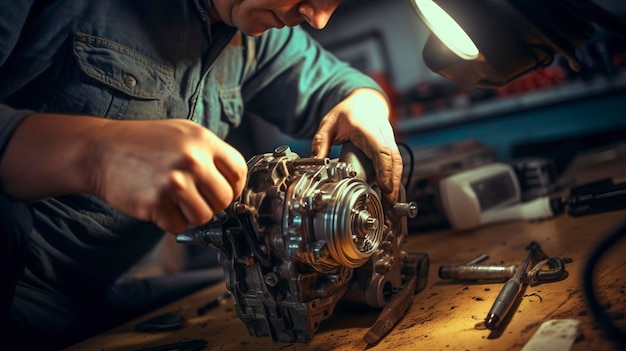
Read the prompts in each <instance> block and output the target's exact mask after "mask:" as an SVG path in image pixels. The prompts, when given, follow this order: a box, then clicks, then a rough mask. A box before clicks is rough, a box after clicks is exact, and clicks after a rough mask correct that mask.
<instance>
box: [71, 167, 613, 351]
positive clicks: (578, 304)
mask: <svg viewBox="0 0 626 351" xmlns="http://www.w3.org/2000/svg"><path fill="white" fill-rule="evenodd" d="M619 164H620V167H619V168H620V170H621V171H622V172H623V171H624V168H626V167H624V166H621V165H626V163H621V162H620V163H619ZM594 169H595V170H598V168H597V167H594ZM624 173H626V172H624ZM588 180H590V179H584V181H588ZM578 183H579V184H580V182H578ZM625 220H626V210H619V211H613V212H607V213H602V214H596V215H589V216H585V217H578V218H574V217H570V216H568V215H567V214H563V215H560V216H558V217H556V218H553V219H549V220H545V221H542V222H510V223H503V224H494V225H489V226H486V227H482V228H480V229H477V230H473V231H468V232H463V233H459V232H454V231H451V230H440V231H433V232H427V233H412V234H410V235H409V238H408V241H407V244H406V246H405V249H406V250H407V251H411V252H425V253H427V254H428V255H429V257H430V260H431V268H430V275H429V281H428V284H427V287H426V288H425V289H424V290H423V291H422V292H420V293H419V294H417V295H416V296H415V297H414V300H413V304H412V306H411V307H410V308H409V310H408V312H407V314H406V315H405V317H404V318H403V319H402V320H401V321H400V323H399V324H398V325H397V326H396V327H395V328H394V329H393V330H392V331H391V332H390V333H389V334H388V335H387V336H386V337H384V338H383V339H382V340H381V341H380V342H379V343H377V344H375V345H369V346H368V345H366V343H365V342H364V341H363V336H364V335H365V333H366V332H367V330H368V329H369V327H370V326H371V325H372V324H373V323H374V321H375V319H376V317H377V312H378V311H377V310H372V309H367V308H362V309H354V308H353V309H348V308H343V307H338V308H337V309H336V310H335V313H334V314H333V315H332V316H331V317H330V318H329V319H327V320H325V321H324V322H323V323H322V326H321V327H320V329H319V330H318V332H317V333H316V334H315V337H314V338H313V340H312V341H310V342H309V343H307V344H302V343H282V342H273V341H272V340H271V339H270V338H269V337H253V336H250V335H249V334H248V331H247V329H246V327H245V325H244V324H243V322H242V321H241V320H239V319H238V317H237V316H236V313H235V310H234V308H233V304H232V301H231V300H227V301H226V303H224V304H222V305H221V306H220V307H218V308H216V309H213V310H211V311H210V312H208V313H206V314H204V315H202V316H198V315H197V314H196V309H197V308H198V307H200V306H203V305H204V304H206V303H207V302H209V301H211V300H213V299H214V298H216V297H217V296H219V295H221V294H222V293H224V292H225V291H226V289H225V286H224V284H217V285H215V286H213V287H210V288H207V289H205V290H202V291H199V292H197V293H195V294H192V295H191V296H189V297H187V298H184V299H182V300H180V301H177V302H175V303H172V304H170V305H168V306H166V307H163V308H161V309H159V310H157V311H154V312H153V313H151V314H148V315H146V316H144V317H142V318H138V319H136V320H134V321H131V322H129V323H127V324H124V325H121V326H119V327H117V328H115V329H113V330H111V331H109V332H107V333H103V334H101V335H98V336H96V337H93V338H91V339H88V340H85V341H83V342H81V343H79V344H77V345H74V346H73V347H70V348H69V349H68V350H72V351H78V350H103V351H104V350H138V349H141V348H145V347H150V346H156V345H162V344H168V343H172V342H178V341H181V340H191V339H198V338H201V339H205V340H206V341H207V342H208V346H207V348H205V349H208V350H224V351H231V350H233V351H234V350H242V349H253V350H282V351H290V350H294V351H295V350H370V349H371V350H408V349H412V350H446V351H448V350H449V351H452V350H460V351H465V350H472V351H475V350H520V349H521V348H522V347H523V346H524V345H525V344H526V343H527V342H528V340H529V339H530V338H531V337H532V336H533V335H534V333H535V332H536V331H537V329H538V328H539V326H540V324H541V323H542V322H545V321H548V320H553V319H576V320H579V321H580V324H579V328H578V336H577V338H576V340H575V342H574V344H573V345H572V348H571V349H572V350H580V351H582V350H584V351H591V350H602V351H607V350H617V348H616V346H615V344H614V343H613V342H612V341H611V340H609V339H607V338H606V337H605V336H604V334H603V331H602V330H601V329H600V328H598V327H597V325H596V323H595V321H594V318H593V317H592V315H591V312H590V311H589V308H588V305H587V302H586V299H585V295H584V294H583V289H582V272H583V268H584V266H585V263H586V262H587V257H588V255H589V254H590V252H591V250H592V248H593V247H595V246H596V244H597V243H598V242H600V241H601V240H602V239H603V238H604V237H605V235H606V234H607V233H609V232H610V231H611V230H612V229H613V228H615V227H616V226H617V225H618V224H620V223H622V222H623V221H625ZM533 240H534V241H537V242H538V243H539V244H540V245H541V246H542V248H543V250H544V251H545V252H546V254H548V255H550V256H559V257H561V258H567V261H568V262H569V263H567V265H566V269H567V271H568V273H569V276H568V277H567V278H566V279H564V280H562V281H558V282H553V283H547V284H541V285H537V286H527V287H526V288H525V290H524V291H523V293H522V294H521V295H520V296H521V298H520V299H518V303H517V304H516V305H515V306H514V307H513V308H514V310H515V311H514V313H509V314H508V316H509V318H508V320H505V322H504V324H503V325H502V326H501V328H499V329H498V330H497V331H490V330H488V329H484V328H480V322H482V321H483V320H484V318H485V316H486V314H487V312H488V311H489V309H490V307H491V305H492V303H493V301H494V299H495V298H496V296H497V294H498V292H499V291H500V288H501V286H502V283H472V284H468V283H459V282H454V281H444V280H442V279H440V278H439V276H438V268H439V267H440V266H442V265H458V264H462V263H464V262H467V261H469V260H471V259H473V258H475V257H476V256H478V255H479V254H481V253H487V254H488V255H489V259H488V260H486V261H485V262H483V263H485V264H487V263H506V264H519V263H520V261H521V260H522V258H523V256H524V255H525V253H526V250H525V247H526V246H527V245H528V244H529V243H530V242H531V241H533ZM625 252H626V239H624V240H621V241H620V242H619V243H618V245H616V246H615V247H614V248H612V250H611V251H610V252H609V253H608V254H607V255H606V256H605V257H604V258H603V259H602V261H601V262H600V265H599V267H598V270H597V274H596V275H595V279H596V282H595V283H596V289H597V291H598V293H599V295H600V296H601V299H602V303H603V305H605V306H606V308H607V311H609V312H611V313H612V314H613V315H614V316H616V320H614V322H615V323H616V324H617V325H618V326H620V327H621V328H623V329H624V328H626V321H625V320H624V317H623V315H624V312H626V293H625V291H626V255H624V253H625ZM164 312H178V313H181V314H182V315H184V316H185V318H186V324H185V326H184V327H183V328H182V329H179V330H176V331H170V332H162V333H139V332H135V331H133V327H134V326H135V325H136V324H137V323H138V322H140V321H143V320H145V319H147V318H149V317H152V316H156V315H159V314H162V313H164ZM620 316H621V317H620Z"/></svg>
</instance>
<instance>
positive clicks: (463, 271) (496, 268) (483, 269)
mask: <svg viewBox="0 0 626 351" xmlns="http://www.w3.org/2000/svg"><path fill="white" fill-rule="evenodd" d="M515 271H517V265H514V264H511V265H506V266H505V265H501V264H500V265H460V266H441V267H439V278H441V279H457V280H472V281H474V280H496V279H509V278H511V277H512V276H513V275H514V274H515Z"/></svg>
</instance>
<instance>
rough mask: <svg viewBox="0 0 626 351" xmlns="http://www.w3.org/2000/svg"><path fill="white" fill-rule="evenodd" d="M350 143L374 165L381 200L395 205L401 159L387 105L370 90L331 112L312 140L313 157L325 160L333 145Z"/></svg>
mask: <svg viewBox="0 0 626 351" xmlns="http://www.w3.org/2000/svg"><path fill="white" fill-rule="evenodd" d="M348 141H350V142H352V143H353V144H354V145H355V146H356V147H357V148H359V149H360V150H361V151H363V152H364V153H365V155H367V157H369V158H370V159H371V160H372V162H373V165H374V170H375V172H376V181H377V182H378V186H379V187H380V189H381V191H382V193H383V197H384V199H385V200H386V202H388V203H389V204H395V203H396V201H397V198H398V190H399V188H400V181H401V178H402V156H401V155H400V151H399V150H398V145H397V144H396V140H395V137H394V133H393V128H392V127H391V123H390V122H389V103H388V102H387V99H386V98H385V96H383V95H382V94H381V93H380V92H378V91H376V90H373V89H358V90H355V91H354V92H352V93H351V94H350V95H349V96H348V97H347V98H346V99H344V100H343V101H341V102H340V103H339V104H337V105H336V106H335V107H334V108H333V109H332V110H330V111H329V112H328V113H327V114H326V116H324V118H323V119H322V121H321V122H320V126H319V129H318V130H317V133H316V134H315V136H314V137H313V142H312V146H311V153H312V155H313V157H316V158H323V157H327V156H328V153H329V152H330V148H331V147H332V146H333V145H340V144H343V143H346V142H348Z"/></svg>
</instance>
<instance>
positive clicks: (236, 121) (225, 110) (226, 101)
mask: <svg viewBox="0 0 626 351" xmlns="http://www.w3.org/2000/svg"><path fill="white" fill-rule="evenodd" d="M219 97H220V104H221V105H222V120H223V121H224V122H227V123H228V124H229V125H230V126H231V127H238V126H239V125H240V124H241V118H242V116H243V111H244V106H243V98H242V97H241V88H240V87H234V88H228V89H220V91H219Z"/></svg>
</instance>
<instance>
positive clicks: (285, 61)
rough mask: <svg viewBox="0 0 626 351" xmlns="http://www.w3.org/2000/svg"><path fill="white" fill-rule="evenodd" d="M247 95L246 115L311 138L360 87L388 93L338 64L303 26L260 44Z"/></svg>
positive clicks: (271, 34)
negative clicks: (329, 116)
mask: <svg viewBox="0 0 626 351" xmlns="http://www.w3.org/2000/svg"><path fill="white" fill-rule="evenodd" d="M253 50H254V55H255V60H254V61H253V63H252V65H250V66H249V67H248V70H247V72H246V78H247V79H246V81H245V83H244V86H243V95H244V99H246V108H247V110H248V111H247V113H252V114H255V115H258V116H260V117H261V118H263V119H265V120H267V121H269V122H270V123H272V124H274V125H276V126H278V127H279V128H280V129H281V130H282V131H283V132H284V133H287V134H289V135H292V136H294V137H297V138H309V137H312V136H313V134H314V133H315V131H316V130H317V127H318V126H319V121H320V120H321V118H322V117H324V115H325V114H326V113H327V112H328V111H329V110H330V109H332V108H333V107H334V106H335V105H336V104H337V103H339V102H340V101H341V100H343V99H344V98H345V97H346V96H348V95H349V94H350V93H351V92H352V91H354V90H355V89H358V88H372V89H376V90H378V91H380V92H381V93H383V94H384V92H383V90H382V89H381V88H380V86H379V85H378V84H376V82H375V81H374V80H373V79H371V78H370V77H369V76H367V75H365V74H363V73H362V72H360V71H358V70H356V69H355V68H353V67H351V66H350V65H349V64H347V63H345V62H342V61H340V60H339V59H338V58H336V57H335V56H334V55H333V54H332V53H330V52H328V51H326V50H325V49H324V48H322V47H321V45H320V44H319V43H317V42H316V41H315V40H314V39H312V38H311V37H310V36H309V35H308V33H307V32H306V31H304V29H302V28H300V27H294V28H283V29H272V30H269V31H267V32H266V33H265V34H264V35H263V36H261V37H259V38H258V39H257V40H256V43H255V47H254V48H253Z"/></svg>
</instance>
